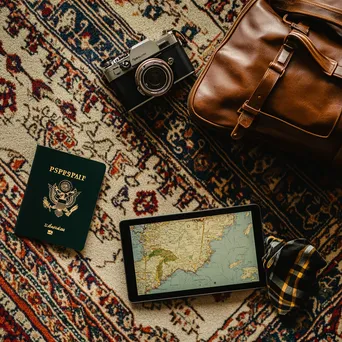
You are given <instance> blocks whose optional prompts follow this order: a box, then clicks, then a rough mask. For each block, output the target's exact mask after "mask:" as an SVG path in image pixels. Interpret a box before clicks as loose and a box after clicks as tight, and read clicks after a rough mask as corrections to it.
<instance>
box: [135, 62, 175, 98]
mask: <svg viewBox="0 0 342 342" xmlns="http://www.w3.org/2000/svg"><path fill="white" fill-rule="evenodd" d="M135 82H136V84H137V86H138V88H139V90H140V91H141V92H142V93H143V94H144V95H149V96H161V95H164V94H165V93H166V92H168V91H169V90H170V88H171V87H172V85H173V72H172V70H171V68H170V66H169V65H168V64H167V63H166V62H165V61H163V60H162V59H158V58H150V59H148V60H146V61H144V62H143V63H141V64H140V65H139V67H138V68H137V70H136V73H135Z"/></svg>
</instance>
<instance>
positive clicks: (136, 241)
mask: <svg viewBox="0 0 342 342" xmlns="http://www.w3.org/2000/svg"><path fill="white" fill-rule="evenodd" d="M129 228H130V236H131V243H132V254H133V263H134V273H135V281H136V289H137V294H138V296H141V295H143V296H144V295H153V294H160V293H169V292H175V291H184V290H192V289H200V288H207V289H208V288H213V287H221V286H227V285H239V284H245V283H251V282H259V280H260V279H259V270H258V259H257V252H256V247H255V239H254V235H255V234H254V227H253V219H252V212H251V211H242V212H235V213H230V214H221V215H214V216H207V217H195V218H187V219H181V220H173V221H164V222H152V223H140V224H135V225H129Z"/></svg>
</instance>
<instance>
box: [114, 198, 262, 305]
mask: <svg viewBox="0 0 342 342" xmlns="http://www.w3.org/2000/svg"><path fill="white" fill-rule="evenodd" d="M248 211H250V212H251V213H252V222H253V233H254V242H255V249H256V255H257V262H258V272H259V281H254V282H250V283H243V284H235V285H224V286H217V287H207V288H200V289H192V290H182V291H172V292H163V293H156V294H148V295H138V291H137V282H136V276H135V269H134V258H133V248H132V239H131V232H130V226H135V225H141V224H149V223H156V222H166V221H178V220H184V219H194V218H199V217H209V216H215V215H222V214H223V215H224V214H234V213H240V212H248ZM120 234H121V243H122V252H123V260H124V266H125V273H126V283H127V291H128V298H129V300H130V301H131V302H132V303H138V302H146V301H152V300H162V299H172V298H180V297H189V296H196V295H208V294H214V293H221V292H228V291H238V290H246V289H255V288H260V287H264V286H266V278H265V273H264V269H263V267H262V256H263V255H264V238H263V233H262V222H261V213H260V208H259V206H258V205H256V204H250V205H244V206H237V207H231V208H220V209H210V210H203V211H194V212H186V213H179V214H171V215H161V216H152V217H146V218H136V219H129V220H123V221H121V222H120Z"/></svg>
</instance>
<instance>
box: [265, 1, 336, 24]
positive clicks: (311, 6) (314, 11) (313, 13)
mask: <svg viewBox="0 0 342 342" xmlns="http://www.w3.org/2000/svg"><path fill="white" fill-rule="evenodd" d="M269 3H270V5H271V6H272V7H273V9H275V10H278V11H281V12H286V13H293V14H299V15H304V16H309V17H313V18H316V19H320V20H323V21H326V22H328V23H330V24H333V25H336V26H338V27H340V28H342V10H340V9H338V8H336V7H332V6H329V5H326V4H324V3H323V1H321V2H316V1H309V0H269Z"/></svg>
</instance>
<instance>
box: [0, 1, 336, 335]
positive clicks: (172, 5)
mask: <svg viewBox="0 0 342 342" xmlns="http://www.w3.org/2000/svg"><path fill="white" fill-rule="evenodd" d="M244 3H246V1H245V0H231V1H219V0H212V1H209V0H177V1H165V0H148V1H142V0H110V1H109V0H108V1H104V0H77V1H74V0H59V1H57V0H55V1H52V0H50V1H49V0H24V1H17V0H0V129H1V130H0V196H1V197H0V198H1V202H0V236H1V239H0V243H1V248H0V285H1V291H0V340H1V341H129V340H132V341H174V342H175V341H212V342H214V341H281V340H283V341H338V340H341V338H342V317H341V311H342V309H341V308H342V305H341V301H342V287H341V283H342V276H341V274H342V272H341V271H342V270H341V268H342V262H341V257H342V253H341V236H342V229H341V227H342V218H341V212H342V206H341V203H342V185H341V176H340V173H335V174H333V173H329V172H326V171H325V170H324V168H323V167H322V166H320V165H319V164H318V163H315V162H309V161H305V160H298V159H295V158H294V157H292V156H291V155H290V154H286V153H282V152H280V151H278V150H277V149H276V148H275V147H273V146H270V145H269V144H267V143H264V142H262V141H260V142H255V141H250V142H248V141H243V142H239V143H233V142H231V141H230V140H229V139H228V138H225V137H218V136H216V135H215V134H212V133H210V132H207V131H206V130H205V129H203V128H202V127H199V126H197V125H196V124H194V123H193V122H192V121H191V119H190V118H189V116H188V114H187V109H186V99H187V94H188V92H189V90H190V88H191V85H192V82H193V80H190V79H188V80H186V81H185V82H183V83H182V84H181V85H179V86H177V87H176V88H175V89H173V90H172V91H171V92H170V94H169V95H168V96H166V97H164V98H160V99H158V100H154V101H152V102H149V103H148V104H147V105H146V106H144V108H142V109H139V110H137V111H136V112H135V113H133V114H131V115H127V114H123V113H121V112H120V111H119V102H118V100H117V99H115V98H114V97H113V95H112V94H111V93H110V91H109V89H108V88H107V87H106V85H105V83H104V81H103V79H102V76H101V72H100V69H99V64H100V61H101V60H102V59H103V58H105V57H108V56H111V55H113V54H115V53H117V52H120V51H123V50H125V49H127V48H128V47H131V46H133V45H134V44H136V43H137V42H138V41H140V40H142V39H143V38H144V37H146V36H147V37H149V38H153V39H155V38H158V37H159V36H160V34H161V31H162V30H163V29H169V28H177V29H178V30H180V31H182V32H183V33H184V34H185V35H186V36H187V37H188V40H189V48H187V53H188V54H189V56H190V57H191V60H192V62H193V64H194V65H195V67H196V69H197V71H200V70H201V69H202V67H203V65H204V64H205V62H206V61H207V60H208V57H209V56H210V54H211V53H212V52H213V51H214V49H215V47H216V46H217V45H218V42H219V41H220V39H222V38H223V36H224V34H225V32H226V31H227V30H228V29H229V27H230V26H231V24H232V22H233V21H234V19H235V18H236V16H237V14H238V12H239V11H240V10H241V8H242V7H243V5H244ZM37 143H38V144H41V145H45V146H49V147H52V148H56V149H59V150H61V151H70V152H72V153H74V154H77V155H80V156H84V157H87V158H92V159H95V160H99V161H101V162H103V163H105V164H106V166H107V169H106V174H105V180H104V183H103V187H102V190H101V193H100V198H99V201H98V205H97V209H96V212H95V216H94V218H93V223H92V226H91V231H90V233H89V236H88V240H87V244H86V248H85V249H84V250H83V251H82V252H80V253H78V252H75V251H73V250H68V249H64V248H61V247H56V246H51V245H46V244H42V243H38V242H34V241H29V240H27V239H19V238H18V237H17V236H16V235H14V233H13V229H14V226H15V222H16V218H17V214H18V210H19V207H20V203H21V200H22V197H23V194H24V190H25V186H26V183H27V180H28V175H29V171H30V167H31V164H32V159H33V155H34V151H35V148H36V144H37ZM250 202H252V203H258V204H259V205H260V206H261V210H262V215H263V221H264V230H265V233H266V234H267V235H268V234H274V235H276V236H278V237H281V238H285V239H291V238H295V237H306V238H307V239H309V240H310V241H311V243H312V244H313V245H314V246H316V247H317V248H318V250H319V251H320V253H321V254H322V256H323V257H324V258H325V259H326V260H327V262H328V265H327V266H326V267H325V268H324V269H323V270H322V272H321V274H320V291H319V293H318V294H317V296H316V297H314V298H311V299H310V300H309V301H308V303H307V305H306V306H305V307H303V308H301V310H300V312H299V313H298V314H297V315H296V317H290V318H287V319H281V318H279V317H278V316H277V315H276V313H275V311H274V309H273V308H272V306H271V305H270V302H269V301H268V299H267V294H266V291H265V290H255V291H244V292H237V293H234V294H222V295H215V296H212V295H211V296H206V297H195V298H189V299H185V300H172V301H163V302H155V303H148V304H139V305H132V304H130V302H129V301H128V298H127V292H126V284H125V279H124V268H123V261H122V251H121V243H120V235H119V231H118V226H119V221H120V220H121V219H123V218H128V217H130V218H131V217H147V216H150V215H155V214H166V213H179V212H186V211H192V210H199V209H207V208H217V207H225V206H232V205H239V204H246V203H250Z"/></svg>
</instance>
